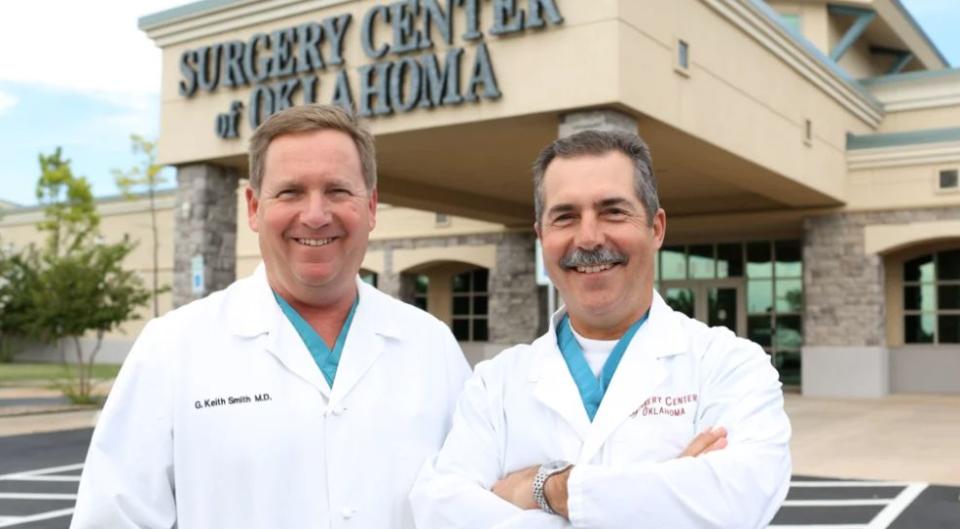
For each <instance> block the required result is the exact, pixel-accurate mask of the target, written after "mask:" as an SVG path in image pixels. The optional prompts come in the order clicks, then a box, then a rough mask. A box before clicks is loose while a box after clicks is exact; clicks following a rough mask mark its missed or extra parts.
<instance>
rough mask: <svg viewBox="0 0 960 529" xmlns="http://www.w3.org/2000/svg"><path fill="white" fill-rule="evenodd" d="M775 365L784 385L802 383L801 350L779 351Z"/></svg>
mask: <svg viewBox="0 0 960 529" xmlns="http://www.w3.org/2000/svg"><path fill="white" fill-rule="evenodd" d="M775 365H776V367H777V371H779V372H780V382H781V383H783V385H785V386H799V385H800V351H795V350H794V351H777V359H776V362H775Z"/></svg>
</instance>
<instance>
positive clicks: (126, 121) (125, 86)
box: [0, 0, 960, 205]
mask: <svg viewBox="0 0 960 529" xmlns="http://www.w3.org/2000/svg"><path fill="white" fill-rule="evenodd" d="M901 1H902V2H903V4H904V5H905V6H906V7H907V9H909V10H910V12H911V13H912V14H913V16H914V17H915V18H916V19H917V21H918V22H919V24H920V25H921V26H922V27H923V28H924V30H925V31H926V32H927V34H928V35H929V36H930V37H931V39H933V41H934V42H935V43H936V44H937V46H938V47H939V48H940V50H941V52H942V53H943V54H944V55H945V56H946V58H947V60H948V61H950V63H951V64H952V65H960V30H958V29H957V28H960V1H958V0H901ZM183 3H184V2H183V1H182V0H98V1H97V2H93V3H91V2H77V1H75V0H33V1H32V2H17V3H12V4H9V5H5V6H4V7H3V8H2V15H3V16H2V17H0V50H3V51H2V52H0V184H2V186H0V200H7V201H12V202H15V203H18V204H22V205H31V204H34V203H36V199H35V197H34V186H35V184H36V180H37V177H38V164H37V155H38V153H41V152H43V153H48V152H52V151H53V149H54V148H56V147H57V146H61V147H63V150H64V155H65V156H66V157H67V158H69V159H71V160H72V162H73V169H74V173H75V174H78V175H83V176H85V177H87V178H88V179H89V180H90V181H91V182H92V183H93V186H94V192H95V193H96V194H97V195H98V196H106V195H114V194H116V193H117V189H116V187H115V186H114V184H113V176H112V174H111V170H112V169H115V168H123V169H125V168H128V167H130V166H132V165H134V164H135V163H136V161H137V160H136V158H135V157H134V156H133V155H132V153H131V151H130V141H129V136H130V134H131V133H138V134H142V135H145V136H147V137H156V135H157V133H158V131H159V122H158V121H159V112H160V110H159V85H160V52H159V50H157V49H156V48H155V47H154V46H153V44H152V42H150V40H149V39H148V38H147V37H146V36H145V35H144V34H143V33H142V32H141V31H139V30H138V29H137V18H138V17H139V16H142V15H145V14H150V13H154V12H156V11H161V10H163V9H167V8H170V7H174V6H176V5H180V4H183ZM91 6H96V13H95V14H94V16H91V14H92V13H91ZM52 12H56V13H57V15H58V16H56V17H50V16H49V13H52ZM40 20H42V21H43V25H42V26H41V25H38V21H40ZM77 20H84V23H82V24H77V23H75V21H77ZM41 27H42V30H41ZM51 35H56V36H57V37H56V38H52V37H50V36H51ZM24 49H29V50H30V52H29V53H28V52H25V51H21V50H24ZM167 175H168V177H169V178H168V179H169V180H172V176H173V175H172V174H171V172H168V173H167ZM171 183H172V182H171Z"/></svg>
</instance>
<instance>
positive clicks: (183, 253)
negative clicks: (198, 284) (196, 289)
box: [173, 164, 239, 307]
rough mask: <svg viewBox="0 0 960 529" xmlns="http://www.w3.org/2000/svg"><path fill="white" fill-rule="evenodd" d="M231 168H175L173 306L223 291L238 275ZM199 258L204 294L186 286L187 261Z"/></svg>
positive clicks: (188, 275) (188, 277) (235, 178)
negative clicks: (202, 265) (194, 257)
mask: <svg viewBox="0 0 960 529" xmlns="http://www.w3.org/2000/svg"><path fill="white" fill-rule="evenodd" d="M238 182H239V178H238V176H237V172H236V170H234V169H229V168H224V167H220V166H216V165H211V164H195V165H185V166H181V167H178V168H177V201H176V207H175V209H174V237H175V238H174V242H173V246H174V260H173V304H174V306H176V307H179V306H180V305H184V304H186V303H189V302H190V301H193V300H194V299H198V298H201V297H203V296H205V295H207V294H209V293H211V292H214V291H216V290H220V289H223V288H226V287H227V286H229V285H230V283H233V281H234V280H235V279H236V277H237V184H238ZM195 255H202V256H203V263H204V270H203V277H204V292H203V293H202V294H199V295H198V294H194V293H193V289H192V287H191V279H192V270H191V264H190V263H191V259H192V258H193V256H195Z"/></svg>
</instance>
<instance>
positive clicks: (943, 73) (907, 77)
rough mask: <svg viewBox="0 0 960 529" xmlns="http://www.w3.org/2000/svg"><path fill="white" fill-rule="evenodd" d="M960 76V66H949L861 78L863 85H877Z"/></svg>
mask: <svg viewBox="0 0 960 529" xmlns="http://www.w3.org/2000/svg"><path fill="white" fill-rule="evenodd" d="M950 76H960V68H948V69H945V70H922V71H919V72H907V73H896V74H891V75H881V76H879V77H870V78H868V79H860V84H862V85H863V86H868V87H869V86H875V85H881V84H891V83H900V82H909V81H919V80H921V79H936V78H938V77H950Z"/></svg>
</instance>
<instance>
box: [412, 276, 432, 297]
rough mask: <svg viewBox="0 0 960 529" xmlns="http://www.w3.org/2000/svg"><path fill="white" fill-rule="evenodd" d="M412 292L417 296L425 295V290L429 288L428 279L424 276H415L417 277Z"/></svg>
mask: <svg viewBox="0 0 960 529" xmlns="http://www.w3.org/2000/svg"><path fill="white" fill-rule="evenodd" d="M414 284H415V287H414V292H416V293H417V294H426V293H427V288H429V286H430V278H429V277H427V276H426V275H425V274H417V277H416V278H415V279H414Z"/></svg>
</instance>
